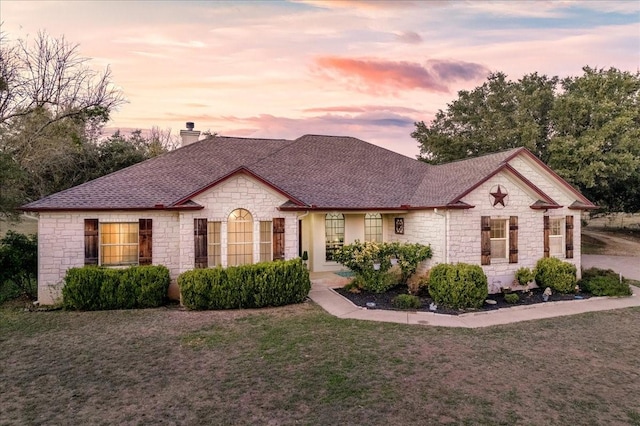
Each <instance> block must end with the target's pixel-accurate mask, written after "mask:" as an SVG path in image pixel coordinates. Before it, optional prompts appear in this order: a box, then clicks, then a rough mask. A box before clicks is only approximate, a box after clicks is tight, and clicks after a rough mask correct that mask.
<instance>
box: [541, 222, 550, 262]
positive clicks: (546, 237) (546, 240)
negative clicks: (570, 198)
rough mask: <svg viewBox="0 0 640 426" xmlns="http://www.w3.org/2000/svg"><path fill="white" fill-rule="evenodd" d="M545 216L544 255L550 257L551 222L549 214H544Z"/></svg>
mask: <svg viewBox="0 0 640 426" xmlns="http://www.w3.org/2000/svg"><path fill="white" fill-rule="evenodd" d="M543 217H544V227H543V229H544V257H549V231H550V228H551V226H550V224H549V216H543Z"/></svg>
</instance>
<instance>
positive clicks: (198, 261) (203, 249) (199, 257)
mask: <svg viewBox="0 0 640 426" xmlns="http://www.w3.org/2000/svg"><path fill="white" fill-rule="evenodd" d="M193 244H194V257H195V267H196V268H206V267H207V266H208V255H207V219H193Z"/></svg>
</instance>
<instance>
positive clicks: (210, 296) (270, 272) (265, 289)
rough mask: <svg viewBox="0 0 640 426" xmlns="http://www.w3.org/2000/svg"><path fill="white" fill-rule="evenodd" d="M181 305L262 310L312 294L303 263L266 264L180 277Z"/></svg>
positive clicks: (293, 261)
mask: <svg viewBox="0 0 640 426" xmlns="http://www.w3.org/2000/svg"><path fill="white" fill-rule="evenodd" d="M178 285H179V286H180V295H181V300H182V304H183V305H184V306H186V307H187V308H189V309H236V308H262V307H265V306H282V305H288V304H291V303H300V302H302V301H303V300H304V299H305V297H307V295H308V294H309V290H310V289H311V281H310V280H309V271H308V270H307V269H306V268H305V267H304V264H303V263H302V260H300V259H294V260H288V261H285V262H264V263H257V264H254V265H242V266H231V267H229V268H226V269H223V268H221V267H217V268H214V269H194V270H192V271H187V272H184V273H182V274H180V276H179V277H178Z"/></svg>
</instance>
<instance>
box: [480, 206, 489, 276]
mask: <svg viewBox="0 0 640 426" xmlns="http://www.w3.org/2000/svg"><path fill="white" fill-rule="evenodd" d="M480 238H481V243H480V246H481V247H480V254H481V257H480V263H481V264H482V265H490V264H491V216H482V217H481V218H480Z"/></svg>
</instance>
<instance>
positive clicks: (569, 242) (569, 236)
mask: <svg viewBox="0 0 640 426" xmlns="http://www.w3.org/2000/svg"><path fill="white" fill-rule="evenodd" d="M564 226H565V240H566V247H565V248H566V253H565V254H566V257H567V259H573V216H567V217H566V220H565V223H564Z"/></svg>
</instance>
